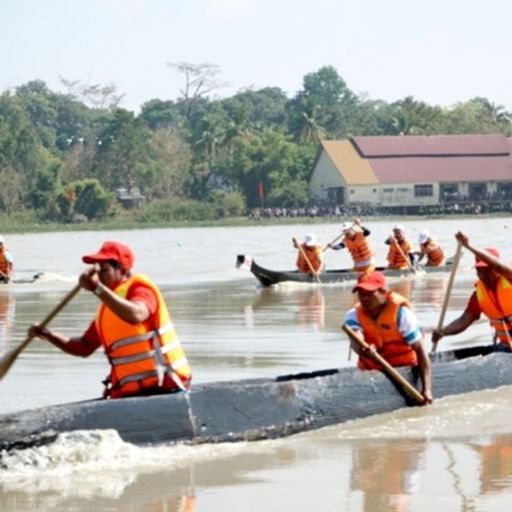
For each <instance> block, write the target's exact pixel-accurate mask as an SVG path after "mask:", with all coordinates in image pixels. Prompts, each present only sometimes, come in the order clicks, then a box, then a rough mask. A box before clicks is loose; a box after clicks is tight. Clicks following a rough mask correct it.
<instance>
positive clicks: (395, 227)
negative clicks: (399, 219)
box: [393, 224, 404, 231]
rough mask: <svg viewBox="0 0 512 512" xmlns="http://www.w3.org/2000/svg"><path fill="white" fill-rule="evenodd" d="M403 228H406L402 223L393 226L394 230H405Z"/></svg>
mask: <svg viewBox="0 0 512 512" xmlns="http://www.w3.org/2000/svg"><path fill="white" fill-rule="evenodd" d="M403 230H404V228H403V226H402V224H395V225H394V226H393V231H403Z"/></svg>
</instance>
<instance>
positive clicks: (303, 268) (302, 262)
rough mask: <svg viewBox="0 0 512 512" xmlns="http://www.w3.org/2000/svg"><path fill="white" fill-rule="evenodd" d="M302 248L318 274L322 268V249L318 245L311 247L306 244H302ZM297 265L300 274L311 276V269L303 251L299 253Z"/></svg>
mask: <svg viewBox="0 0 512 512" xmlns="http://www.w3.org/2000/svg"><path fill="white" fill-rule="evenodd" d="M300 246H301V247H302V250H303V251H304V252H305V253H306V256H307V257H308V260H309V261H310V263H311V266H312V267H313V270H314V271H315V272H318V271H319V270H320V268H321V267H322V248H321V247H320V246H318V245H315V246H313V247H310V246H308V245H306V244H301V245H300ZM296 265H297V270H298V271H299V272H304V273H305V274H311V269H310V268H309V265H308V263H307V261H306V258H304V255H303V254H302V251H299V254H298V256H297V263H296Z"/></svg>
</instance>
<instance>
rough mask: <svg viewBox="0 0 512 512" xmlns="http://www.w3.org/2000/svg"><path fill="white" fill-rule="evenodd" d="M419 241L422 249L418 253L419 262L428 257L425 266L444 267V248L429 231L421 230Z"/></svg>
mask: <svg viewBox="0 0 512 512" xmlns="http://www.w3.org/2000/svg"><path fill="white" fill-rule="evenodd" d="M418 243H419V244H420V250H419V252H418V253H416V254H418V256H419V258H418V263H419V262H420V261H421V260H423V258H425V257H426V258H427V262H426V263H425V266H427V267H442V266H443V265H444V264H445V257H444V252H443V249H442V248H441V246H440V245H439V242H438V241H437V240H436V239H435V238H433V237H432V236H431V235H430V233H429V232H428V231H421V233H420V234H419V237H418Z"/></svg>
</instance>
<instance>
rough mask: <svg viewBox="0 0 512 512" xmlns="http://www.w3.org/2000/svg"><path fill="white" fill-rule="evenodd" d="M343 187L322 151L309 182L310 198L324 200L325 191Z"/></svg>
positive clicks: (331, 164)
mask: <svg viewBox="0 0 512 512" xmlns="http://www.w3.org/2000/svg"><path fill="white" fill-rule="evenodd" d="M345 186H346V184H345V181H344V180H343V178H342V177H341V175H340V173H339V172H338V170H337V169H336V167H334V165H333V163H332V161H331V159H330V158H329V157H328V156H327V154H326V152H325V151H322V153H321V155H320V157H319V159H318V161H317V163H316V166H315V169H314V170H313V174H312V176H311V180H310V182H309V190H310V194H311V196H312V197H313V198H314V199H320V200H324V199H327V189H329V188H333V187H345Z"/></svg>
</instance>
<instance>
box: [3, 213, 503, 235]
mask: <svg viewBox="0 0 512 512" xmlns="http://www.w3.org/2000/svg"><path fill="white" fill-rule="evenodd" d="M475 217H478V218H479V219H488V218H489V219H490V218H510V217H511V216H510V214H509V213H508V212H497V213H485V214H484V213H482V214H478V215H474V214H471V215H470V214H455V213H452V214H449V215H447V214H444V215H421V216H419V215H406V216H405V215H386V216H383V215H369V216H365V217H362V220H363V221H364V222H365V223H371V222H377V221H383V220H384V221H385V220H387V221H397V222H398V221H400V222H401V221H405V220H420V219H421V220H436V219H453V220H458V219H474V218H475ZM346 220H350V219H348V218H347V217H345V216H338V217H334V216H328V217H320V216H318V217H310V216H308V217H263V218H259V219H253V218H248V217H231V218H223V219H218V220H204V221H175V222H169V221H159V222H140V221H135V220H133V219H128V218H122V219H121V218H116V219H111V220H108V221H101V222H93V221H90V222H81V223H69V224H60V223H56V222H40V221H37V220H35V219H33V218H30V217H29V216H27V215H19V214H17V215H12V216H8V215H0V233H1V234H12V233H49V232H66V231H119V230H133V229H155V228H178V229H179V228H194V227H211V228H215V227H244V226H247V227H252V226H278V225H295V224H312V225H314V224H325V223H330V222H332V223H338V222H339V223H343V222H344V221H346Z"/></svg>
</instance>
